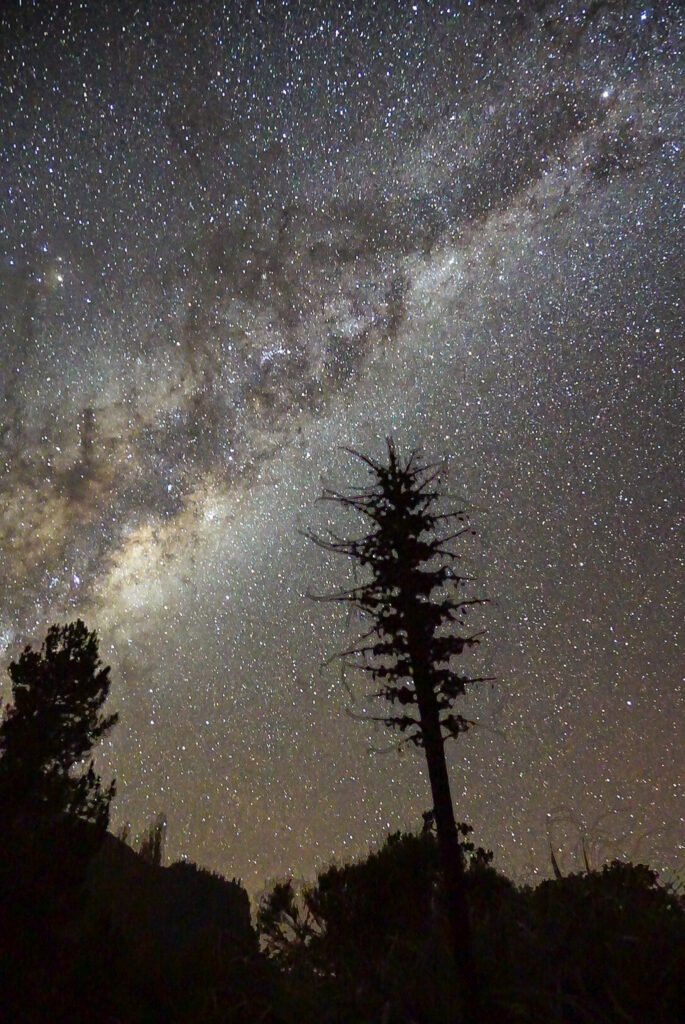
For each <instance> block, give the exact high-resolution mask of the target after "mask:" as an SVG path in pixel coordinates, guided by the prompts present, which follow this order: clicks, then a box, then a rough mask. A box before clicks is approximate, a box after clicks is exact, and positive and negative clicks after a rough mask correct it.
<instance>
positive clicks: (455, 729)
mask: <svg viewBox="0 0 685 1024" xmlns="http://www.w3.org/2000/svg"><path fill="white" fill-rule="evenodd" d="M387 447H388V461H387V463H381V462H377V461H376V460H374V459H370V458H368V457H367V456H365V455H361V454H360V453H359V452H356V451H353V450H352V449H347V450H348V451H349V452H350V454H351V455H353V456H355V457H356V458H358V459H361V461H362V462H364V463H365V464H366V465H367V466H368V468H369V470H370V474H371V477H372V483H371V485H370V486H369V487H368V488H367V489H365V490H363V491H361V492H360V493H356V494H343V493H341V492H339V491H335V490H331V489H330V488H329V489H326V490H325V491H324V494H323V500H324V501H332V502H334V503H336V504H339V505H341V506H342V507H343V508H345V509H348V510H351V511H354V512H356V513H359V514H361V515H362V516H363V517H364V518H365V519H366V520H367V521H368V523H369V531H368V533H366V534H364V535H363V536H362V537H355V538H341V537H338V536H336V535H334V534H332V533H331V534H330V535H329V536H328V537H321V536H318V535H316V534H314V533H311V532H310V533H308V534H307V536H308V537H309V538H310V539H311V540H313V541H314V542H315V543H316V544H318V545H319V546H320V547H322V548H324V549H325V550H327V551H331V552H333V553H335V554H342V555H346V556H347V557H348V558H350V559H352V561H353V562H356V563H357V564H359V565H360V566H361V568H362V569H364V570H366V572H367V576H368V578H367V579H365V580H364V581H363V582H361V583H358V584H357V585H356V586H354V587H352V589H350V590H348V591H344V592H343V593H339V594H334V595H331V596H330V597H328V598H326V600H332V601H340V602H345V603H347V604H349V605H351V606H352V607H353V608H355V609H357V610H358V611H359V612H360V613H361V614H362V616H363V617H364V618H366V619H368V620H370V622H371V626H370V628H369V630H368V632H367V633H365V634H364V636H363V637H362V644H361V646H358V647H354V648H352V649H351V650H349V651H345V652H342V654H341V655H340V657H342V658H344V659H346V661H347V664H349V665H350V666H351V667H353V668H355V669H357V670H360V671H362V672H364V673H366V674H368V675H369V676H370V677H371V678H372V680H373V681H374V682H375V683H380V684H381V688H380V690H378V691H377V693H376V694H375V696H377V697H379V698H381V699H383V700H386V701H388V702H389V703H390V704H391V705H392V706H393V708H395V706H397V707H398V713H392V714H389V715H384V716H381V717H379V718H378V721H380V722H383V723H384V724H385V725H386V726H388V727H390V728H393V729H397V730H399V731H400V732H402V733H406V734H407V739H408V740H409V741H410V742H412V743H414V744H416V745H417V746H425V745H426V728H427V723H426V720H425V716H424V714H423V713H422V712H423V709H422V708H421V696H422V695H421V687H422V685H423V686H424V688H425V689H427V690H429V691H430V692H431V693H432V694H434V696H435V702H436V706H437V710H438V712H439V715H440V726H441V729H442V734H443V736H453V737H457V736H459V735H460V734H461V733H463V732H466V731H467V729H468V728H469V726H470V725H471V724H472V723H470V722H469V721H468V720H466V719H465V718H463V716H461V715H458V714H454V713H453V711H452V706H453V704H454V702H455V700H456V699H457V698H458V697H460V696H463V695H464V694H465V692H466V687H467V686H468V685H469V684H471V683H477V682H483V681H484V680H483V678H481V677H478V678H473V679H472V678H469V677H467V676H464V675H459V674H458V673H456V672H455V671H454V670H453V668H452V659H453V658H455V657H458V656H459V655H461V654H462V653H463V652H464V650H465V649H467V648H469V647H473V646H475V645H476V644H478V643H479V642H480V638H481V636H482V631H478V632H475V633H464V632H463V631H462V632H460V631H459V630H460V628H461V627H463V626H464V625H465V621H466V617H467V615H468V613H469V610H470V609H472V608H473V607H474V606H477V605H480V604H483V603H485V602H484V599H483V598H477V597H466V596H464V595H463V593H461V591H463V589H464V588H465V587H466V586H467V584H468V582H469V579H468V577H466V576H462V575H461V574H459V573H458V572H457V570H456V563H457V561H458V560H459V556H458V555H457V553H456V552H455V551H454V550H453V543H454V541H455V540H457V539H458V538H460V537H462V536H464V535H467V534H473V533H474V531H473V530H472V529H471V527H470V526H469V522H468V515H467V513H466V512H465V511H464V510H462V509H459V510H456V511H449V512H440V511H439V510H438V509H439V505H440V503H441V500H442V499H443V497H444V496H443V494H442V492H441V490H440V488H439V478H440V470H439V468H438V467H437V466H434V465H423V464H421V463H420V462H419V461H418V456H417V454H416V452H413V453H412V454H411V455H410V456H409V457H408V458H407V459H406V460H404V461H403V460H402V458H401V457H400V456H398V454H397V452H396V450H395V446H394V444H393V442H392V441H391V440H390V439H388V441H387ZM451 523H456V525H457V528H456V529H455V530H453V531H452V532H446V531H445V529H444V528H445V527H447V529H448V530H449V524H451ZM367 641H368V642H367ZM350 658H354V659H355V660H353V661H349V660H348V659H350Z"/></svg>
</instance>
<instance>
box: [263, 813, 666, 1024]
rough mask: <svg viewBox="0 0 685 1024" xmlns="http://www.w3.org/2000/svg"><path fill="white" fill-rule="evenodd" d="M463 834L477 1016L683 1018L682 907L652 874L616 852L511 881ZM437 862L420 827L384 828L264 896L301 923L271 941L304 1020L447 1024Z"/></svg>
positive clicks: (519, 1021) (566, 1023) (502, 1020)
mask: <svg viewBox="0 0 685 1024" xmlns="http://www.w3.org/2000/svg"><path fill="white" fill-rule="evenodd" d="M468 831H469V827H468V826H464V830H463V832H462V834H463V835H464V838H465V841H466V845H467V847H470V850H467V853H468V870H467V872H466V876H465V879H466V884H467V888H468V893H469V903H470V906H471V912H472V920H473V929H474V952H475V960H476V967H477V969H478V972H479V975H480V977H481V979H482V996H481V1001H480V1006H479V1012H478V1017H477V1018H474V1019H477V1020H478V1021H479V1022H480V1024H489V1022H493V1024H494V1022H497V1024H524V1022H530V1024H537V1022H538V1021H549V1022H555V1024H591V1022H592V1024H619V1022H626V1021H627V1022H633V1024H639V1022H642V1021H644V1020H653V1019H658V1020H659V1021H660V1024H676V1022H679V1021H680V1020H681V1019H683V1016H682V1015H683V1009H685V1005H684V998H683V993H682V990H681V988H680V986H679V980H680V978H681V976H682V968H683V964H684V958H685V906H684V905H683V902H682V900H680V899H678V898H677V897H675V896H674V895H673V894H672V893H671V892H669V891H668V890H667V889H666V888H664V887H663V886H661V885H659V884H658V880H657V876H656V873H655V872H653V871H651V870H650V869H648V868H646V867H645V866H644V865H631V864H624V863H622V862H619V861H614V862H613V863H612V864H610V865H607V866H605V867H604V868H603V869H602V870H601V871H595V872H587V873H584V874H582V875H572V876H569V877H567V878H560V879H553V880H550V881H545V882H542V883H541V884H540V885H539V886H537V888H535V889H531V888H521V889H517V888H516V887H515V886H514V885H512V883H511V882H510V881H509V880H508V879H506V878H505V877H504V876H502V875H500V874H498V873H497V872H496V871H495V870H494V869H493V868H492V866H491V863H490V855H489V853H487V852H486V851H484V850H482V849H481V848H478V850H474V849H473V843H471V842H470V841H469V840H468ZM465 833H466V834H465ZM439 869H440V858H439V854H438V849H437V845H436V841H435V837H434V836H433V835H432V834H431V833H423V834H422V835H418V836H417V835H399V834H395V835H394V836H390V837H389V839H388V841H387V842H386V844H385V845H384V846H383V847H382V848H381V849H380V850H379V851H377V852H375V853H371V854H370V855H369V856H368V858H366V859H365V860H363V861H361V862H358V863H354V864H347V865H344V866H342V867H338V866H335V865H334V866H332V867H331V868H329V869H328V870H327V871H325V872H322V873H321V874H320V875H319V877H318V879H317V882H316V884H315V885H313V886H311V887H305V888H304V890H303V891H302V893H300V894H298V893H296V892H295V891H294V889H293V886H292V883H286V884H285V887H283V886H280V887H277V888H279V889H280V890H281V892H280V896H279V897H278V898H277V899H276V900H275V901H271V899H270V894H267V895H266V896H265V897H264V898H263V900H262V906H264V905H268V906H270V908H271V910H272V911H274V912H275V911H276V907H277V905H278V903H279V901H281V906H282V907H283V910H284V911H285V914H287V915H288V917H291V916H293V915H294V916H295V917H296V918H299V921H300V923H304V922H305V921H308V925H307V928H308V934H304V933H303V931H302V930H301V929H300V930H299V931H297V930H293V929H290V927H288V928H286V929H285V930H284V931H283V933H282V934H281V938H280V940H279V943H278V944H277V945H275V946H274V945H269V948H270V950H271V954H272V956H273V957H274V958H275V959H276V960H277V962H278V963H279V964H281V965H282V966H283V968H284V969H285V970H286V971H287V974H288V977H289V978H290V979H291V987H290V991H291V997H292V998H296V997H297V995H298V993H302V992H304V991H307V992H308V993H310V995H311V993H312V992H314V993H315V994H316V996H315V1002H316V1005H318V1007H319V1011H318V1013H319V1015H318V1016H313V1017H312V1018H311V1019H316V1020H320V1021H322V1022H323V1021H330V1022H333V1021H336V1022H339V1021H345V1022H347V1021H350V1022H352V1021H355V1022H365V1021H369V1022H371V1021H381V1020H390V1021H397V1022H400V1021H401V1022H407V1024H408V1022H409V1021H421V1022H424V1024H448V1022H449V1024H452V1021H453V1007H454V975H453V971H452V970H451V968H450V959H449V942H448V935H447V930H446V928H445V924H444V920H443V917H442V913H441V910H440V906H441V904H440V900H438V899H437V898H436V896H437V894H438V892H439V886H440V870H439ZM284 888H285V891H286V894H287V898H286V899H285V900H283V889H284ZM275 917H276V922H275V921H274V920H273V919H272V920H271V922H270V933H271V934H273V930H274V924H275V923H277V917H278V915H277V914H275ZM259 920H260V919H259V917H258V923H259ZM305 931H306V929H305ZM288 935H290V940H289V941H290V948H288ZM267 944H268V943H267ZM655 1007H658V1008H659V1012H658V1015H657V1016H656V1017H655V1014H654V1009H655Z"/></svg>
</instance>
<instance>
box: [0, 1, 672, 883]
mask: <svg viewBox="0 0 685 1024" xmlns="http://www.w3.org/2000/svg"><path fill="white" fill-rule="evenodd" d="M2 9H3V11H4V12H5V13H4V14H2V15H0V25H1V32H2V34H1V36H0V88H1V95H2V104H1V108H0V131H1V134H0V316H1V321H2V334H1V335H0V346H1V349H0V352H1V361H0V410H1V412H0V450H1V462H0V471H1V474H2V475H1V477H0V644H1V646H2V649H3V650H4V652H5V653H4V654H3V658H4V659H5V660H7V659H8V658H9V657H12V656H15V655H16V654H17V652H18V650H19V649H20V645H21V644H22V643H25V642H27V641H29V640H32V641H38V642H40V640H41V639H42V637H43V635H44V633H45V629H46V627H47V625H48V624H49V623H51V622H53V621H59V622H65V621H71V620H72V619H74V618H75V617H76V616H81V617H82V618H84V620H85V621H86V623H87V624H88V625H89V626H90V627H92V628H96V629H97V630H98V632H99V635H100V638H101V654H102V657H103V659H104V660H105V661H106V662H107V663H110V664H111V665H112V675H113V685H112V691H111V697H110V702H109V707H110V708H111V710H118V711H119V713H120V722H119V724H118V725H117V726H116V727H115V729H114V730H113V732H112V733H111V734H110V737H109V739H108V741H107V742H106V743H105V744H104V745H103V747H102V750H101V753H100V755H99V759H98V764H99V768H100V770H101V772H102V774H103V775H104V777H105V778H106V779H108V778H109V777H110V776H111V774H114V775H116V778H117V784H118V794H117V798H116V801H115V804H114V810H113V821H112V827H113V828H115V829H118V828H119V827H121V826H122V825H123V824H124V823H125V822H130V823H131V826H132V831H133V833H134V834H135V833H136V832H140V831H141V830H142V829H143V828H145V827H146V826H147V825H148V824H149V823H150V822H151V821H152V820H153V818H154V817H155V816H156V815H157V814H158V813H160V812H161V813H163V814H165V815H166V818H167V820H168V838H167V857H168V858H177V857H179V856H181V855H184V856H188V857H190V858H192V859H193V860H196V861H197V862H198V863H200V864H202V865H205V866H207V867H210V868H213V869H215V870H219V871H221V872H223V873H225V874H228V875H229V877H230V876H233V875H235V876H238V877H241V878H242V879H243V881H244V882H245V884H246V885H247V886H248V889H250V891H253V892H256V891H258V890H259V889H260V888H261V886H262V885H263V884H264V883H265V881H266V880H268V879H270V878H273V877H274V876H281V877H282V876H284V875H288V874H293V875H295V876H296V877H301V876H304V877H309V878H311V877H312V876H313V874H314V872H315V870H316V869H317V868H318V867H321V866H325V865H326V864H328V863H329V861H330V860H331V859H332V858H335V859H337V860H342V859H345V858H350V857H353V856H359V855H361V854H363V853H365V852H366V851H367V850H368V848H369V846H370V845H377V844H378V843H380V842H381V841H382V840H383V838H384V837H385V835H386V834H387V833H388V831H392V830H395V829H397V828H402V829H410V828H417V827H419V826H420V825H421V812H422V811H424V810H426V809H427V808H428V807H429V806H430V803H431V801H430V796H429V790H428V782H427V776H426V772H425V769H424V765H423V760H422V753H421V752H420V751H416V750H414V749H413V748H407V747H405V748H404V749H403V750H402V751H401V752H398V750H397V749H396V737H394V736H393V734H392V733H390V732H388V731H387V730H384V729H382V728H378V727H374V726H373V725H371V724H368V723H364V722H360V721H357V720H355V718H354V717H353V716H358V715H361V714H363V713H364V712H365V711H370V710H373V705H372V704H371V703H369V702H368V701H366V700H365V698H364V693H365V688H366V684H365V683H364V681H361V680H358V679H355V678H354V676H353V675H352V674H351V673H348V675H347V678H346V679H345V680H341V675H340V668H339V666H336V665H332V666H329V667H326V668H321V664H322V662H324V661H325V659H327V658H328V657H329V656H330V655H331V654H333V653H334V652H335V651H336V650H339V649H341V648H343V647H345V646H349V645H350V643H351V641H352V640H353V639H354V636H355V635H356V632H357V630H358V629H359V625H360V624H359V622H357V621H354V620H349V619H348V617H347V616H346V614H345V610H344V608H341V607H338V606H331V605H327V604H321V603H318V604H317V603H313V602H311V601H308V600H307V599H306V597H305V594H306V592H307V591H308V590H309V589H313V590H316V591H319V592H325V591H329V590H332V589H336V588H338V587H341V586H344V585H346V584H349V583H350V582H351V580H352V576H351V567H350V565H349V564H348V563H347V562H346V561H344V560H343V561H340V562H336V561H335V560H333V559H332V558H331V557H329V556H327V555H326V554H325V553H323V552H322V551H320V550H318V549H317V548H315V547H314V546H313V545H312V544H310V543H308V542H307V540H306V539H305V538H304V537H303V536H302V532H301V531H302V530H303V529H307V528H314V529H321V528H324V529H325V528H326V525H327V522H328V520H327V516H328V515H330V514H331V510H330V509H328V508H327V507H326V506H321V505H317V504H316V498H317V496H318V495H319V494H320V493H321V490H322V486H323V485H324V484H336V483H337V484H342V485H345V484H347V485H353V484H355V483H358V484H360V485H361V484H364V483H366V481H367V477H366V475H365V471H364V467H363V465H362V464H361V463H358V462H357V463H355V462H354V461H353V460H351V459H350V458H349V457H348V456H347V455H345V454H344V453H342V452H340V451H339V448H338V446H340V445H352V446H353V447H355V448H357V449H360V450H361V451H363V452H366V453H368V454H369V455H372V456H381V455H382V453H383V450H384V445H385V441H384V438H385V436H386V435H392V436H393V437H394V438H395V440H396V442H397V444H398V446H399V447H400V448H401V449H402V450H408V449H409V448H411V447H414V446H419V447H420V448H421V450H422V451H423V452H424V453H425V456H426V458H427V459H429V460H432V459H434V458H437V459H442V458H445V459H446V460H447V462H446V465H447V471H446V472H447V477H446V483H445V486H446V487H447V489H448V490H449V491H450V493H451V494H453V495H454V496H455V500H457V498H459V499H461V498H465V499H468V501H469V502H470V505H471V507H472V509H473V522H474V525H475V527H476V528H477V530H478V533H479V536H478V537H477V538H470V539H469V540H468V541H465V542H464V543H463V544H462V548H461V553H462V556H463V562H462V565H463V566H464V567H465V568H468V570H469V571H472V572H473V574H474V575H475V576H478V578H479V581H478V583H477V584H474V591H473V592H474V594H475V593H478V594H480V595H487V596H489V597H490V598H491V600H492V603H491V604H490V605H489V606H486V607H485V608H484V609H483V610H482V611H481V612H480V613H479V615H478V626H479V627H482V628H487V630H488V636H487V641H486V642H485V643H484V644H483V645H482V647H481V648H480V650H479V653H478V657H477V659H475V660H474V661H472V663H471V664H470V665H469V667H473V668H477V670H478V671H479V672H482V673H483V674H487V675H494V676H496V677H497V682H496V683H495V684H494V685H493V686H490V685H487V686H483V687H481V688H480V689H479V690H477V691H474V693H473V695H472V698H471V699H470V700H469V701H468V703H466V704H464V705H463V707H462V708H460V710H461V711H462V713H464V714H468V715H469V717H473V718H475V719H477V720H478V722H479V723H480V725H479V727H478V728H475V729H473V730H472V731H470V732H469V734H468V735H466V736H464V737H461V738H460V740H459V742H458V743H457V744H452V745H451V746H450V747H449V748H448V749H449V758H450V764H451V766H452V767H451V776H452V784H453V796H454V801H455V810H456V815H457V819H458V820H467V821H469V822H471V823H472V824H473V826H474V828H475V838H476V840H477V842H479V843H481V844H483V845H484V846H489V847H491V848H492V849H493V850H494V851H495V864H496V866H498V867H499V868H501V869H502V870H505V871H507V872H508V873H510V874H512V875H513V877H515V878H516V879H518V880H527V881H531V880H533V879H534V877H535V876H536V875H540V874H547V873H548V871H549V845H548V842H549V840H550V839H551V840H552V842H553V844H554V847H555V849H556V850H557V851H558V858H559V862H560V864H561V866H562V868H563V870H570V869H571V868H573V867H580V866H581V863H582V858H581V853H580V851H581V844H582V841H583V838H584V839H585V842H586V848H587V852H588V855H589V857H590V860H591V862H592V863H593V864H595V865H599V864H601V863H602V862H603V860H604V859H605V858H607V857H609V858H611V857H618V856H625V857H629V858H631V859H633V860H642V861H647V862H649V863H651V864H652V866H654V867H655V868H657V869H671V870H678V869H680V870H682V865H683V857H684V851H685V828H684V819H683V806H684V802H683V795H684V794H683V755H682V750H681V749H680V743H679V740H680V739H681V738H682V733H683V724H684V716H683V691H682V686H683V668H684V663H685V642H684V630H683V621H684V611H685V596H684V591H683V582H684V580H685V554H684V551H685V545H684V543H683V541H684V535H685V517H684V499H685V487H684V471H683V467H684V466H685V453H684V450H683V449H684V439H685V415H684V413H685V410H684V405H685V402H684V396H685V387H684V384H683V371H684V370H685V346H684V343H683V333H684V332H683V323H684V319H685V317H684V313H685V310H684V308H683V303H684V301H685V299H684V295H685V289H684V287H683V276H684V271H683V266H684V262H683V221H684V218H683V195H684V189H683V181H684V175H683V142H684V138H683V137H684V134H685V131H684V129H685V86H684V83H685V77H684V71H685V62H684V60H683V56H684V51H685V48H684V46H683V43H684V38H685V15H684V13H683V9H682V7H681V5H680V4H678V3H673V4H669V3H658V4H657V3H654V4H636V3H631V2H627V0H617V2H612V3H604V2H598V0H595V2H592V3H570V2H561V0H557V2H552V3H545V2H537V3H533V2H530V3H521V4H518V5H516V4H512V3H496V2H486V0H483V2H480V3H476V2H473V3H467V2H464V0H453V2H452V4H451V5H449V4H447V3H438V2H430V0H416V2H414V3H412V2H411V0H407V2H405V0H401V2H394V3H393V2H386V3H381V2H379V3H375V4H371V3H356V2H354V0H347V2H345V3H332V2H331V3H323V2H319V3H304V2H302V3H285V2H283V3H276V2H273V3H267V2H262V3H260V2H257V0H249V2H248V0H246V2H243V3H238V2H233V3H226V4H220V3H212V2H207V3H204V4H201V3H195V2H193V3H190V2H188V3H173V2H169V3H145V2H142V0H141V2H138V3H132V2H117V3H114V2H110V3H106V2H99V3H95V2H93V3H76V2H73V3H60V2H57V3H48V2H45V3H39V4H32V3H30V2H26V0H24V3H21V4H20V3H18V2H16V0H15V2H5V3H4V4H3V5H2ZM357 527H358V524H357V523H355V522H350V523H348V524H347V528H351V530H352V532H354V530H355V529H356V528H357ZM474 621H475V619H474ZM348 688H349V690H350V691H351V693H350V692H348ZM5 692H6V693H8V687H7V684H5ZM376 710H378V709H376ZM347 712H351V713H352V714H349V713H347Z"/></svg>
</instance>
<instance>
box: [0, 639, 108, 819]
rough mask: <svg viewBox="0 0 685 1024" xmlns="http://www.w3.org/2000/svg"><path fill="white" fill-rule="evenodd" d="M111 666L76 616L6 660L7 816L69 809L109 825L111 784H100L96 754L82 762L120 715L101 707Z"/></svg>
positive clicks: (1, 774)
mask: <svg viewBox="0 0 685 1024" xmlns="http://www.w3.org/2000/svg"><path fill="white" fill-rule="evenodd" d="M109 671H110V670H109V668H108V667H104V666H103V665H102V662H101V661H100V657H99V654H98V638H97V634H96V633H95V632H91V631H89V630H88V629H87V628H86V626H85V625H84V623H83V622H82V621H81V620H80V619H78V620H77V621H76V622H72V623H70V624H69V625H65V626H51V627H50V629H49V630H48V633H47V636H46V638H45V641H44V642H43V645H42V647H41V649H40V650H39V651H34V650H33V649H32V648H31V646H30V645H29V646H27V647H25V648H24V650H23V651H22V653H21V654H20V656H19V658H18V659H17V661H13V662H12V663H11V664H10V666H9V676H10V679H11V680H12V698H13V700H12V703H11V704H8V705H7V707H6V708H5V713H4V716H3V720H2V722H1V723H0V807H1V808H2V814H3V817H4V818H5V821H7V820H11V819H12V818H14V817H16V815H21V816H24V817H25V816H30V817H34V818H38V819H39V820H45V819H49V818H57V817H59V816H61V815H71V816H75V817H78V818H83V819H85V820H86V821H90V822H93V823H94V824H96V825H98V826H100V827H102V828H106V826H107V823H108V820H109V805H110V802H111V800H112V798H113V796H114V792H115V784H114V782H111V783H110V785H109V786H107V787H106V788H103V785H102V781H101V779H100V777H99V776H98V775H97V773H96V772H95V768H94V763H93V760H92V759H90V761H88V763H87V765H85V766H84V762H85V761H87V759H88V757H89V755H90V753H91V751H92V749H93V747H94V746H95V744H96V743H97V742H98V740H100V739H102V737H103V736H105V735H106V734H107V733H108V732H109V731H110V729H111V728H112V726H113V725H114V724H115V723H116V721H117V718H118V716H117V715H116V714H113V715H105V714H103V712H102V706H103V704H104V702H105V700H106V699H107V695H108V693H109V686H110V679H109Z"/></svg>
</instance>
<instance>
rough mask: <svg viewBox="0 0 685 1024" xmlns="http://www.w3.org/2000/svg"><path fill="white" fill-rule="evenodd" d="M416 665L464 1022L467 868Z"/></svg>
mask: <svg viewBox="0 0 685 1024" xmlns="http://www.w3.org/2000/svg"><path fill="white" fill-rule="evenodd" d="M413 660H414V659H413ZM414 664H415V671H414V685H415V687H416V695H417V700H418V707H419V715H420V719H421V731H422V735H423V745H424V750H425V753H426V763H427V765H428V777H429V779H430V785H431V793H432V796H433V811H434V814H435V826H436V831H437V836H438V850H439V853H440V866H441V869H442V878H443V887H444V898H445V911H446V915H447V926H448V929H449V936H450V943H451V946H452V956H453V958H454V965H455V969H456V973H457V983H458V988H459V995H460V1013H459V1017H460V1019H461V1020H464V1018H465V1016H466V1006H467V1004H469V1005H470V1010H471V1012H473V1010H474V1007H475V1003H476V998H477V991H476V989H477V986H476V977H475V971H474V962H473V942H472V936H471V922H470V918H469V908H468V902H467V899H466V885H465V877H464V874H465V865H464V860H463V855H462V851H461V848H460V846H459V835H458V833H457V826H456V822H455V819H454V809H453V806H452V794H451V792H450V781H449V775H448V774H447V763H446V761H445V744H444V740H443V737H442V731H441V728H440V715H439V709H438V704H437V700H436V697H435V693H434V691H433V687H432V685H431V683H430V679H429V678H428V673H427V672H425V671H422V666H420V663H419V664H416V660H414Z"/></svg>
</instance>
